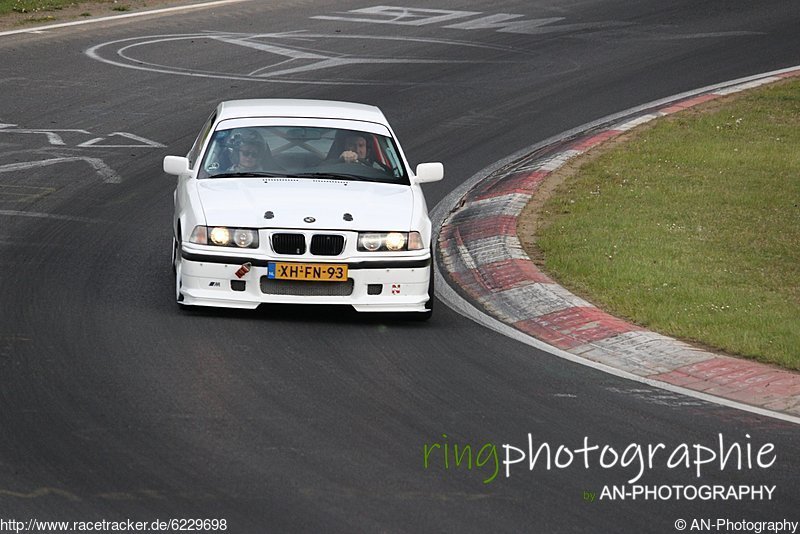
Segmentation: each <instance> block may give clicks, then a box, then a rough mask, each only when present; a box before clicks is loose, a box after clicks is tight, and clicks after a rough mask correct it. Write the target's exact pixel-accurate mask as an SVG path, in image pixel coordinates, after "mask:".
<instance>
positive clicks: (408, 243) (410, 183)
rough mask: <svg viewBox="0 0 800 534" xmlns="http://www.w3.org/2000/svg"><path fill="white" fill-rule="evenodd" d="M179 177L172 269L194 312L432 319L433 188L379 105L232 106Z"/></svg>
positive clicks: (181, 297) (430, 174)
mask: <svg viewBox="0 0 800 534" xmlns="http://www.w3.org/2000/svg"><path fill="white" fill-rule="evenodd" d="M164 171H165V172H166V173H168V174H172V175H177V177H178V183H177V187H176V189H175V216H174V220H173V236H174V237H173V252H172V263H173V267H174V272H175V294H176V298H177V301H178V303H179V304H181V305H184V306H197V305H199V306H220V307H228V308H255V307H257V306H258V305H259V304H261V303H267V302H268V303H294V304H347V305H351V306H353V307H354V308H355V309H356V310H358V311H364V312H370V311H372V312H411V313H413V314H414V315H413V316H412V317H415V318H420V319H425V318H428V317H429V316H430V315H431V313H432V305H433V274H432V268H431V266H432V261H433V258H432V234H431V221H430V219H429V218H428V209H427V206H426V204H425V199H424V197H423V195H422V190H421V188H420V184H422V183H424V182H434V181H437V180H441V179H442V177H443V175H444V171H443V167H442V164H441V163H422V164H420V165H418V166H417V168H416V172H412V171H411V170H410V168H409V165H408V162H407V160H406V157H405V155H404V154H403V151H402V149H401V148H400V145H399V144H398V143H397V140H396V139H395V136H394V133H393V132H392V129H391V127H390V126H389V124H388V122H387V121H386V118H385V117H384V115H383V113H382V112H381V111H380V110H379V109H378V108H376V107H373V106H367V105H363V104H353V103H346V102H331V101H323V100H281V99H263V100H236V101H228V102H223V103H221V104H220V105H219V106H218V107H217V109H216V110H215V111H214V113H212V115H211V117H209V119H208V121H207V122H206V124H205V125H204V126H203V128H202V130H201V131H200V134H199V135H198V137H197V140H196V141H195V142H194V145H193V146H192V148H191V150H190V151H189V153H188V154H187V156H186V157H178V156H167V157H166V158H164Z"/></svg>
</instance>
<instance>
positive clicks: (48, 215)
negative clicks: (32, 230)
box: [0, 210, 100, 223]
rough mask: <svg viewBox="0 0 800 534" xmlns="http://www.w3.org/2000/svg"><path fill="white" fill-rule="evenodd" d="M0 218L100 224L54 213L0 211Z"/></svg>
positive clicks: (94, 220)
mask: <svg viewBox="0 0 800 534" xmlns="http://www.w3.org/2000/svg"><path fill="white" fill-rule="evenodd" d="M0 216H4V217H35V218H37V219H56V220H58V221H73V222H85V223H97V222H100V221H98V220H97V219H89V218H87V217H75V216H73V215H58V214H55V213H40V212H37V211H18V210H0Z"/></svg>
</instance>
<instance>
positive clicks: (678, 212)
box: [537, 81, 800, 369]
mask: <svg viewBox="0 0 800 534" xmlns="http://www.w3.org/2000/svg"><path fill="white" fill-rule="evenodd" d="M798 147H800V82H797V81H793V82H789V83H782V84H778V85H775V86H771V87H768V88H765V89H760V90H757V91H754V92H749V93H746V94H743V95H741V96H739V97H737V98H735V99H733V100H732V101H728V102H724V103H715V104H713V105H712V106H710V108H709V109H707V110H704V111H689V112H684V113H680V114H677V115H674V116H671V117H669V118H665V119H660V120H658V121H657V122H656V124H655V125H653V126H651V127H648V128H645V129H644V130H643V131H642V132H635V133H634V136H633V139H632V140H631V141H629V142H626V143H621V144H618V145H617V146H615V147H613V148H611V149H608V151H607V152H605V153H604V154H602V155H600V156H599V157H598V158H597V159H595V160H594V161H591V162H589V163H587V164H586V165H584V166H582V167H581V168H580V170H579V172H578V173H577V175H575V176H572V177H570V178H568V179H567V180H566V181H565V183H564V184H563V185H562V186H561V188H560V190H559V191H557V193H556V194H555V195H554V196H553V197H552V198H551V199H550V200H549V201H548V202H546V203H545V205H544V207H543V210H542V213H541V215H542V216H543V217H544V219H545V220H544V225H543V228H542V230H540V231H539V233H538V235H537V243H538V246H539V247H540V248H541V250H542V252H543V253H544V257H545V266H546V269H547V270H548V271H549V272H550V273H551V274H553V276H555V277H556V279H558V280H559V281H560V282H561V283H563V284H564V285H566V286H567V287H570V288H571V289H572V290H573V291H575V292H577V293H579V294H581V295H583V296H585V297H587V298H588V299H589V300H591V301H593V302H594V303H596V304H598V305H599V306H601V307H603V308H605V309H607V310H608V311H609V312H611V313H615V314H618V315H621V316H624V317H627V318H629V319H631V320H632V321H634V322H636V323H638V324H641V325H644V326H646V327H648V328H651V329H653V330H656V331H659V332H662V333H665V334H668V335H672V336H677V337H679V338H683V339H687V340H692V341H697V342H699V343H701V344H705V345H708V346H711V347H715V348H719V349H722V350H724V351H726V352H729V353H732V354H738V355H742V356H747V357H752V358H756V359H759V360H762V361H766V362H772V363H776V364H779V365H782V366H785V367H787V368H791V369H800V150H798Z"/></svg>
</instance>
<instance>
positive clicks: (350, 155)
mask: <svg viewBox="0 0 800 534" xmlns="http://www.w3.org/2000/svg"><path fill="white" fill-rule="evenodd" d="M339 159H341V160H342V161H344V162H345V163H357V162H358V154H356V153H355V152H353V151H352V150H345V151H344V152H342V155H341V156H339Z"/></svg>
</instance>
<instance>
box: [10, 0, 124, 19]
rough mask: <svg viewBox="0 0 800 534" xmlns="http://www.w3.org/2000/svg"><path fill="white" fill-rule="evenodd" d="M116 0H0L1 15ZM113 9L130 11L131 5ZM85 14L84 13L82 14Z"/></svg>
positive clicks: (118, 6)
mask: <svg viewBox="0 0 800 534" xmlns="http://www.w3.org/2000/svg"><path fill="white" fill-rule="evenodd" d="M115 3H116V2H114V0H0V16H2V15H8V14H10V13H23V14H27V13H30V14H41V13H47V12H53V11H60V10H62V9H64V8H66V7H73V6H77V5H86V6H87V7H88V5H90V4H115ZM111 10H112V11H128V10H130V6H127V5H116V6H113V7H111ZM81 15H83V14H81Z"/></svg>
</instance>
